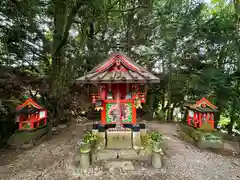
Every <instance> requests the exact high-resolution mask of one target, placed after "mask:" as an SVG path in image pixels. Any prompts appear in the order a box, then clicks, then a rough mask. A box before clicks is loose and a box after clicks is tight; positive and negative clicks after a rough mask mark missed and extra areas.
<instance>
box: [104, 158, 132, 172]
mask: <svg viewBox="0 0 240 180" xmlns="http://www.w3.org/2000/svg"><path fill="white" fill-rule="evenodd" d="M103 167H104V169H106V170H110V171H111V170H114V169H122V170H125V171H127V170H129V171H131V170H134V165H133V163H132V162H131V161H118V160H116V161H107V162H105V163H104V166H103Z"/></svg>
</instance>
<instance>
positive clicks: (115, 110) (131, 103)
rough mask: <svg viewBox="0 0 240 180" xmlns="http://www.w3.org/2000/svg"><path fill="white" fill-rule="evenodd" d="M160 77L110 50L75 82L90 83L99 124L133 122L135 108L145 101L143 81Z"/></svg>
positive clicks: (145, 90) (134, 122)
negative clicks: (99, 117)
mask: <svg viewBox="0 0 240 180" xmlns="http://www.w3.org/2000/svg"><path fill="white" fill-rule="evenodd" d="M159 82H160V80H159V78H157V77H156V76H154V75H153V74H151V73H150V72H148V71H147V70H146V69H144V68H142V67H141V66H139V65H138V64H136V63H135V62H134V61H132V60H130V59H129V58H128V57H126V56H125V55H123V54H122V53H119V52H117V53H113V54H112V55H111V56H110V57H109V58H108V59H107V60H105V61H104V62H103V63H102V64H99V65H98V66H97V67H95V68H94V69H93V70H91V71H90V72H88V73H87V74H86V75H85V76H83V77H80V78H78V79H77V80H76V83H78V84H92V85H94V86H95V87H97V89H98V92H96V93H92V94H91V96H92V103H93V104H94V105H95V109H96V110H101V124H102V125H106V124H116V123H117V122H119V120H120V124H133V125H135V124H136V123H137V122H136V109H137V108H141V107H142V103H145V101H146V94H147V84H149V83H159Z"/></svg>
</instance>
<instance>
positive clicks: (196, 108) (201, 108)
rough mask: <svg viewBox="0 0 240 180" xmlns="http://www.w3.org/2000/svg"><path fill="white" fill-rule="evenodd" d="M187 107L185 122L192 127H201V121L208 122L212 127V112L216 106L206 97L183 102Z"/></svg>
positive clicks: (215, 110)
mask: <svg viewBox="0 0 240 180" xmlns="http://www.w3.org/2000/svg"><path fill="white" fill-rule="evenodd" d="M184 106H185V107H186V108H187V123H188V124H189V125H193V126H194V127H199V128H200V127H202V124H203V123H208V124H210V125H211V127H212V128H214V114H215V112H217V107H216V106H215V105H213V104H212V103H211V102H209V101H208V100H207V99H206V98H202V99H200V100H198V101H189V102H187V103H185V104H184Z"/></svg>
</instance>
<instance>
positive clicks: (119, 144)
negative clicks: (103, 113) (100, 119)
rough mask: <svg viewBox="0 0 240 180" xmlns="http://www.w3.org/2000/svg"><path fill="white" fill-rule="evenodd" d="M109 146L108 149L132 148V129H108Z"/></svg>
mask: <svg viewBox="0 0 240 180" xmlns="http://www.w3.org/2000/svg"><path fill="white" fill-rule="evenodd" d="M106 133H107V148H108V149H131V148H132V131H131V130H130V129H129V130H127V129H126V128H125V130H124V131H117V130H111V129H108V130H107V132H106Z"/></svg>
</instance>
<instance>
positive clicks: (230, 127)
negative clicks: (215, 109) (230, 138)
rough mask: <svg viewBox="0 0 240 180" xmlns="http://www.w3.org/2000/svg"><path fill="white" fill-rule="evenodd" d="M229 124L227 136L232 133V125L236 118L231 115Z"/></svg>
mask: <svg viewBox="0 0 240 180" xmlns="http://www.w3.org/2000/svg"><path fill="white" fill-rule="evenodd" d="M230 119H231V120H230V123H229V124H228V134H232V133H233V131H232V130H233V125H234V123H235V122H236V116H234V115H231V117H230Z"/></svg>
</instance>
